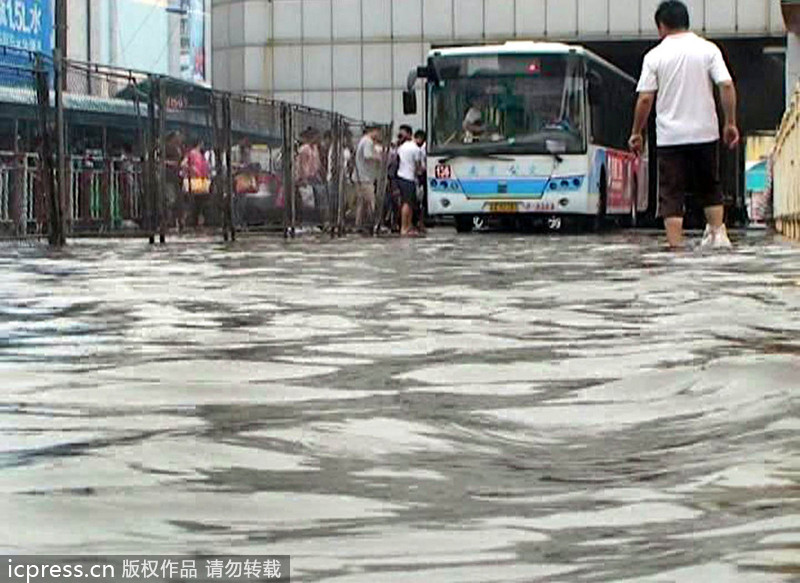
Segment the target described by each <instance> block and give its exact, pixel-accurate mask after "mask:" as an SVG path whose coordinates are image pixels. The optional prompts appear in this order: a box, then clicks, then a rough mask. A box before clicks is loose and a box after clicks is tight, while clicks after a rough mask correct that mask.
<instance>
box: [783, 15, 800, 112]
mask: <svg viewBox="0 0 800 583" xmlns="http://www.w3.org/2000/svg"><path fill="white" fill-rule="evenodd" d="M781 13H782V14H783V21H784V22H785V23H786V30H787V31H788V33H787V39H786V100H787V104H788V103H789V100H790V99H791V98H792V95H793V94H794V88H795V85H796V84H797V81H798V80H799V79H800V2H798V0H781Z"/></svg>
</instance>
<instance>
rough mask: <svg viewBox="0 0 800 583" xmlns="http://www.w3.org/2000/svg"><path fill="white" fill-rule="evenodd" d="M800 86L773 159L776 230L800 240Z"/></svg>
mask: <svg viewBox="0 0 800 583" xmlns="http://www.w3.org/2000/svg"><path fill="white" fill-rule="evenodd" d="M799 157H800V85H798V86H797V88H796V90H795V93H794V97H793V98H792V102H791V105H790V106H789V109H788V110H787V111H786V114H785V115H784V117H783V123H782V124H781V127H780V130H779V131H778V138H777V141H776V144H775V151H774V153H773V156H772V175H773V179H772V184H773V186H772V187H773V201H774V202H773V204H774V216H775V227H776V228H777V230H778V231H780V232H781V233H783V234H784V235H786V236H787V237H791V238H792V239H798V240H800V167H798V165H797V160H798V158H799Z"/></svg>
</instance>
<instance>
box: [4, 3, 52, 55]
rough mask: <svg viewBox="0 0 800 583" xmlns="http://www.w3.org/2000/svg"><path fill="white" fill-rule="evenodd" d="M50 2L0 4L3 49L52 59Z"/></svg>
mask: <svg viewBox="0 0 800 583" xmlns="http://www.w3.org/2000/svg"><path fill="white" fill-rule="evenodd" d="M50 1H51V0H0V46H5V47H11V48H14V49H19V50H22V51H31V52H34V53H42V54H45V55H50V54H52V52H53V42H52V38H53V18H52V15H51V10H50Z"/></svg>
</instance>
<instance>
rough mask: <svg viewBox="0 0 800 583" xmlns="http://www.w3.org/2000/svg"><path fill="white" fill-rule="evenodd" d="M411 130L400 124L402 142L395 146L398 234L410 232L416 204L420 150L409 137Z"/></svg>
mask: <svg viewBox="0 0 800 583" xmlns="http://www.w3.org/2000/svg"><path fill="white" fill-rule="evenodd" d="M412 133H413V130H412V129H411V127H409V126H407V125H402V126H400V134H401V136H402V144H400V147H399V148H397V156H398V158H399V160H400V165H399V166H398V168H397V186H398V188H399V189H400V195H401V197H402V207H401V210H400V235H401V236H403V237H405V236H408V235H410V234H412V233H411V219H412V216H413V212H414V211H413V209H414V207H416V206H417V175H418V174H419V170H420V167H421V166H422V151H421V150H420V149H419V146H417V144H416V142H414V140H413V139H411V136H412Z"/></svg>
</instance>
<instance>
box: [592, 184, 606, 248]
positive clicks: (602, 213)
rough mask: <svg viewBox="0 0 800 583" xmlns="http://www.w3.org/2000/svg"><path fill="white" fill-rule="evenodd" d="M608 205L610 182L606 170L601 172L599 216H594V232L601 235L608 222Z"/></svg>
mask: <svg viewBox="0 0 800 583" xmlns="http://www.w3.org/2000/svg"><path fill="white" fill-rule="evenodd" d="M607 203H608V180H607V179H606V169H605V168H603V169H602V170H600V201H599V203H598V205H597V207H598V208H597V214H596V215H595V216H594V225H593V229H592V230H593V231H594V232H595V233H599V232H600V231H602V230H603V225H604V224H605V222H606V206H607Z"/></svg>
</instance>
